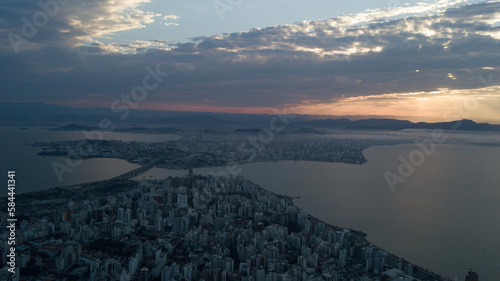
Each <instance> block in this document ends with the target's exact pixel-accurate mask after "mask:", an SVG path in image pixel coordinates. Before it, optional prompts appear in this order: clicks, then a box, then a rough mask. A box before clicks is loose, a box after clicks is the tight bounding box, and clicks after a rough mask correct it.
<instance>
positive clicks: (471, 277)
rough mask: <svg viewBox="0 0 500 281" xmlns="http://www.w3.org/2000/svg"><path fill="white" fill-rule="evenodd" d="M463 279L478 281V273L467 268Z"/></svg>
mask: <svg viewBox="0 0 500 281" xmlns="http://www.w3.org/2000/svg"><path fill="white" fill-rule="evenodd" d="M465 281H479V275H477V273H475V272H474V271H472V270H469V272H468V273H467V275H466V276H465Z"/></svg>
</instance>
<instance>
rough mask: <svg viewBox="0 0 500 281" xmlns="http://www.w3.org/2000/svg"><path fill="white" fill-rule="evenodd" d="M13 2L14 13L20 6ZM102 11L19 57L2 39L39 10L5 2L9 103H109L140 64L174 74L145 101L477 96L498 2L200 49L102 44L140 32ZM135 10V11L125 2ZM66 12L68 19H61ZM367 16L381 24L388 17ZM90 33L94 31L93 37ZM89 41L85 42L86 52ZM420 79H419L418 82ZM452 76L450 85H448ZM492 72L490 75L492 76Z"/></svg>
mask: <svg viewBox="0 0 500 281" xmlns="http://www.w3.org/2000/svg"><path fill="white" fill-rule="evenodd" d="M17 2H21V3H17ZM102 2H103V3H108V6H105V5H104V6H105V7H104V8H103V7H102V6H101V8H98V7H94V6H89V7H86V6H82V5H83V4H74V5H73V4H72V3H69V4H66V6H64V7H62V5H61V11H60V12H59V13H58V15H56V16H54V17H53V18H51V20H50V22H49V23H48V24H47V26H45V27H43V28H40V31H39V34H38V35H37V36H35V37H34V38H33V39H30V40H29V42H28V43H26V44H21V45H20V52H19V53H17V54H16V53H15V52H13V49H12V47H11V44H10V42H9V40H8V34H9V33H16V34H20V31H19V30H20V27H21V26H22V22H21V21H20V20H19V18H20V17H22V16H23V15H28V16H29V15H31V14H33V13H34V12H36V11H37V10H39V8H37V7H36V4H33V5H29V4H26V3H24V1H2V0H0V3H1V4H6V5H1V6H0V7H1V8H0V13H1V14H2V19H1V23H2V25H1V26H2V29H1V30H0V35H1V38H2V39H0V41H1V43H2V45H1V47H0V50H1V53H0V64H1V68H0V75H1V78H0V86H1V87H2V89H3V90H4V91H3V92H4V96H6V97H7V100H11V101H49V102H55V101H58V102H66V101H74V100H95V101H96V102H97V101H108V102H110V101H112V100H114V99H116V98H117V97H119V96H120V95H121V94H124V93H128V92H129V91H130V89H131V88H133V87H134V86H137V85H139V84H140V83H141V81H142V77H143V76H144V75H145V74H146V71H145V67H146V66H147V65H151V66H153V68H154V66H156V65H157V64H158V63H161V66H160V68H161V69H162V71H168V72H169V73H170V74H171V75H170V76H169V77H168V78H167V81H165V82H164V83H162V84H161V85H160V87H159V88H157V89H155V90H154V92H152V93H151V94H150V95H149V96H148V101H151V102H167V103H168V102H172V103H198V104H199V103H207V104H213V105H221V106H280V105H284V104H299V103H302V102H304V101H311V102H327V101H332V100H333V101H334V100H335V99H337V98H339V97H343V96H344V97H348V96H359V95H377V94H384V93H394V92H415V91H432V90H435V89H438V88H449V89H472V88H476V87H478V86H481V85H480V83H479V82H478V80H477V76H478V75H479V74H481V73H483V72H484V70H482V68H484V67H489V68H492V67H493V68H495V67H500V55H499V53H498V50H499V49H500V41H499V39H500V27H499V26H497V24H494V23H495V22H497V21H498V20H500V3H498V2H495V3H482V4H476V5H470V6H465V7H460V8H452V9H448V10H446V11H445V12H444V13H443V14H440V15H424V16H414V17H408V18H402V19H396V20H390V21H378V22H373V21H369V22H368V23H363V24H360V23H359V22H360V21H357V22H356V21H354V20H353V18H354V16H352V17H349V16H346V17H342V18H335V19H331V20H326V21H316V22H302V23H297V24H293V25H281V26H272V27H268V28H263V29H252V30H250V31H247V32H241V33H231V34H224V35H216V36H212V37H200V38H196V42H194V43H193V42H191V43H182V44H177V45H174V46H171V45H169V44H170V43H169V42H164V41H158V40H151V41H148V42H137V43H134V44H130V45H126V44H104V43H102V42H99V41H96V40H91V38H94V37H96V36H97V35H99V34H107V33H109V32H113V31H116V30H120V29H124V28H130V27H124V26H139V25H141V24H142V23H144V22H148V21H150V20H152V16H151V15H148V14H147V13H143V12H138V13H139V14H138V16H135V17H128V18H125V19H122V22H121V23H119V24H118V23H114V24H109V21H108V20H106V21H104V22H103V21H102V17H103V16H108V17H112V15H114V11H115V10H114V9H111V8H110V7H111V4H109V3H111V1H108V2H106V1H102ZM124 2H125V4H123V5H124V7H126V4H127V3H128V4H129V5H131V6H132V7H135V6H134V5H137V3H140V2H141V1H124ZM63 9H64V10H63ZM377 13H378V14H376V15H371V16H372V17H374V16H377V17H378V16H380V17H383V16H384V13H383V12H380V11H378V12H377ZM89 26H91V27H93V28H94V29H92V28H90V27H89ZM89 40H91V41H89ZM416 70H419V71H418V72H417V71H416ZM448 73H453V75H454V76H455V77H456V79H450V77H449V74H448ZM489 73H490V74H491V73H493V75H496V76H498V74H499V73H498V70H496V69H490V70H489Z"/></svg>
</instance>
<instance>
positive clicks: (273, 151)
mask: <svg viewBox="0 0 500 281" xmlns="http://www.w3.org/2000/svg"><path fill="white" fill-rule="evenodd" d="M376 144H389V142H387V141H380V140H378V141H374V140H346V139H337V138H334V137H332V136H331V135H328V136H317V135H314V136H310V135H305V136H304V135H292V136H290V135H286V136H285V135H276V136H272V138H271V137H266V138H259V134H255V135H249V134H224V135H213V134H202V133H198V134H192V135H186V136H184V137H183V138H181V139H178V140H172V141H166V142H123V141H116V140H111V141H106V140H88V141H85V142H84V143H82V142H81V141H59V142H49V143H36V144H35V145H36V146H42V147H43V151H41V152H40V153H39V154H40V155H49V156H53V155H64V156H66V157H71V158H84V159H85V158H96V157H106V158H120V159H125V160H127V161H129V162H132V163H137V164H145V163H148V162H150V161H152V160H153V159H162V160H161V161H158V162H157V163H156V166H158V167H162V168H166V169H187V168H188V167H189V166H190V165H193V166H195V167H210V166H224V165H227V164H228V163H239V164H244V163H251V162H261V161H279V160H309V161H324V162H342V163H352V164H362V163H364V162H366V159H365V158H364V156H363V153H362V151H363V149H364V148H367V147H370V146H373V145H376Z"/></svg>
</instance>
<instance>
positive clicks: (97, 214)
mask: <svg viewBox="0 0 500 281" xmlns="http://www.w3.org/2000/svg"><path fill="white" fill-rule="evenodd" d="M19 204H20V206H19V207H18V210H19V211H18V214H17V217H18V229H17V230H16V239H17V267H18V268H20V271H18V272H16V274H12V273H10V272H8V271H7V270H6V268H3V269H2V270H0V279H1V280H91V281H97V280H110V281H112V280H120V281H128V280H141V281H143V280H144V281H145V280H161V281H167V280H178V281H180V280H187V281H192V280H206V281H226V280H241V281H285V280H293V281H302V280H328V281H351V280H352V281H371V280H445V279H443V278H441V277H440V276H438V275H435V274H432V273H430V272H428V271H426V270H423V269H422V268H420V267H417V266H415V265H413V264H411V263H408V262H407V261H405V260H403V259H401V258H398V257H396V256H394V255H392V254H390V253H388V252H386V251H384V250H382V249H380V248H377V247H376V246H373V245H371V244H369V243H368V242H367V241H366V240H365V239H364V234H363V233H360V232H357V231H353V230H349V229H341V228H337V227H334V226H331V225H328V224H326V223H324V222H322V221H320V220H318V219H316V218H314V217H311V216H310V215H308V214H307V212H305V211H304V210H301V209H299V208H297V207H296V206H295V205H294V204H293V203H292V200H291V199H290V198H288V197H284V196H278V195H275V194H273V193H271V192H268V191H266V190H264V189H262V188H260V187H259V186H257V185H255V184H254V183H252V182H250V181H248V180H246V179H243V178H240V177H231V178H225V177H211V176H209V177H193V176H192V175H190V176H186V177H183V178H169V179H166V180H163V181H158V180H142V181H141V182H139V183H138V184H137V185H136V186H135V187H134V188H130V189H127V190H121V191H119V192H115V193H108V194H102V193H100V194H94V195H92V194H90V196H87V197H86V198H85V199H83V200H80V199H79V198H52V199H47V200H35V201H31V202H25V203H19ZM6 219H7V214H5V213H0V221H1V222H2V223H1V224H2V225H1V228H0V229H1V230H0V231H4V229H5V227H4V226H5V224H6ZM6 235H7V233H6V232H5V231H4V232H3V233H2V232H0V236H1V237H0V241H2V243H0V256H1V258H0V259H1V262H2V264H5V263H6V260H5V259H6V251H8V245H7V244H6V243H5V242H4V241H7V240H6V237H5V236H6Z"/></svg>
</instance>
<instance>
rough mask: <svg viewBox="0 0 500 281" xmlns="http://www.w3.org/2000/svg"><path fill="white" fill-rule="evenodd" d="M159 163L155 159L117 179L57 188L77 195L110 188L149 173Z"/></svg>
mask: <svg viewBox="0 0 500 281" xmlns="http://www.w3.org/2000/svg"><path fill="white" fill-rule="evenodd" d="M157 161H158V159H155V160H153V161H151V162H149V163H148V164H146V165H143V166H141V167H139V168H137V169H135V170H132V171H129V172H126V173H124V174H121V175H119V176H116V177H114V178H111V179H108V180H103V181H95V182H87V183H83V184H74V185H69V186H61V187H57V189H58V190H60V191H66V192H71V193H77V192H78V191H81V190H86V191H89V190H90V189H96V188H102V187H106V186H109V185H111V184H113V183H116V182H120V181H126V180H129V179H131V178H133V177H136V176H138V175H140V174H142V173H144V172H146V171H148V170H149V169H151V168H153V167H154V165H155V164H156V162H157Z"/></svg>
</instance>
